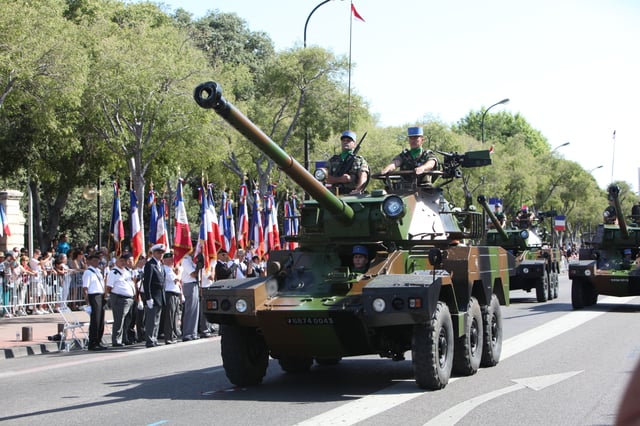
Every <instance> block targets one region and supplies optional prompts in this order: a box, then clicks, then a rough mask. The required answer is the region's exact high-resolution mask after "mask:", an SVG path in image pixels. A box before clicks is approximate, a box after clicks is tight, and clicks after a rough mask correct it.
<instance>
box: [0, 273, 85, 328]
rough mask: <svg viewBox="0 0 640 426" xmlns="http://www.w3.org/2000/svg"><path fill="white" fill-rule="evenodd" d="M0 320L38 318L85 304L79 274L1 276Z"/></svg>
mask: <svg viewBox="0 0 640 426" xmlns="http://www.w3.org/2000/svg"><path fill="white" fill-rule="evenodd" d="M0 281H1V284H2V285H1V286H0V289H1V290H0V317H13V316H24V315H41V314H46V313H50V312H55V311H56V310H59V309H60V308H61V307H63V306H67V307H69V308H71V309H77V308H78V307H79V306H80V305H81V304H83V303H84V298H83V296H82V272H81V271H78V272H69V273H67V274H64V275H60V274H57V273H55V272H38V273H37V274H36V275H29V274H18V275H15V274H12V273H4V274H0Z"/></svg>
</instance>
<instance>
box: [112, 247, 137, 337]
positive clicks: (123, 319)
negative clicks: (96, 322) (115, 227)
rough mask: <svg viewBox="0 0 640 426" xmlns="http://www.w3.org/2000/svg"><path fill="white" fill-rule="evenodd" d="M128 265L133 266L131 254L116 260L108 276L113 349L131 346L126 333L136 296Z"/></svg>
mask: <svg viewBox="0 0 640 426" xmlns="http://www.w3.org/2000/svg"><path fill="white" fill-rule="evenodd" d="M128 264H133V257H132V256H131V253H124V254H122V256H120V257H119V258H118V260H116V264H115V266H114V267H113V268H112V269H111V271H109V275H108V276H107V289H106V290H107V294H108V295H110V296H109V297H110V300H111V309H112V310H113V331H112V334H111V345H112V346H113V347H119V346H124V345H125V344H127V345H130V344H132V342H130V341H129V338H128V336H127V333H126V331H127V330H128V329H129V327H130V326H131V324H130V322H131V316H130V315H129V312H130V311H131V309H132V308H133V297H134V296H135V294H136V293H135V290H136V289H135V284H134V283H133V277H132V274H131V269H129V268H128V266H131V265H128Z"/></svg>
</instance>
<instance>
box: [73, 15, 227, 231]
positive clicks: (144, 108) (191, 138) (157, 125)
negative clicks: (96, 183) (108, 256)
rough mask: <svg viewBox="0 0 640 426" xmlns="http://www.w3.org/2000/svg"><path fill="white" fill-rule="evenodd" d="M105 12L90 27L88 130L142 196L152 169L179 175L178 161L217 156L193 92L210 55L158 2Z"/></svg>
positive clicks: (189, 163)
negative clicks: (191, 40) (92, 37)
mask: <svg viewBox="0 0 640 426" xmlns="http://www.w3.org/2000/svg"><path fill="white" fill-rule="evenodd" d="M104 18H105V19H103V20H99V21H97V23H96V24H93V25H91V26H89V27H88V28H87V29H88V30H91V31H92V32H93V33H94V34H96V35H97V36H96V38H95V41H94V45H93V46H92V50H93V52H94V63H93V67H92V71H91V77H92V81H94V82H95V86H94V87H93V88H92V90H91V92H89V91H88V92H86V94H85V97H84V99H83V106H84V107H85V108H84V109H85V111H86V113H85V118H86V123H89V126H88V128H87V132H88V133H90V134H91V136H92V137H93V138H94V140H99V141H102V142H103V143H104V144H105V146H106V148H107V149H108V150H109V151H110V152H111V153H112V154H113V155H114V156H115V158H117V159H119V161H120V162H121V164H126V170H127V171H128V174H129V176H130V177H131V179H132V181H133V188H134V189H135V192H136V195H137V197H138V200H141V201H142V200H145V198H146V197H145V184H146V177H147V174H148V173H149V171H150V168H152V167H155V168H156V170H157V172H158V173H157V175H159V176H167V175H169V176H171V175H174V176H175V174H176V173H177V170H178V169H179V168H180V164H182V165H183V167H185V168H187V169H190V168H195V167H196V166H197V165H198V164H199V165H200V166H201V167H206V166H208V164H210V163H212V162H213V161H214V160H215V158H216V152H215V151H214V150H212V149H210V147H209V146H207V144H206V142H207V140H208V137H209V135H210V134H212V133H213V131H212V129H211V128H210V127H208V124H207V123H208V121H207V120H206V118H205V112H204V111H202V110H200V109H199V108H197V107H196V106H195V102H194V101H193V98H192V93H193V89H194V87H195V86H196V84H198V83H200V82H201V81H202V79H203V78H204V77H203V75H204V70H205V69H206V61H205V59H204V56H203V55H202V54H201V52H199V51H198V50H197V49H196V48H195V47H194V46H192V45H191V43H189V42H188V40H187V39H186V35H185V33H184V32H183V31H181V30H180V29H179V28H178V27H177V26H176V25H175V23H174V21H173V20H171V19H170V17H168V16H167V15H165V14H164V13H163V12H162V11H161V10H160V9H158V8H157V7H156V6H153V5H151V4H147V3H144V4H131V5H118V6H117V7H115V8H114V9H113V10H109V11H108V13H107V14H106V15H105V16H104ZM171 169H172V170H171ZM158 180H160V178H158V179H157V180H156V181H158ZM121 181H122V180H121ZM125 181H126V180H125ZM122 186H123V188H126V185H122ZM139 211H140V223H141V224H144V221H143V215H142V209H139Z"/></svg>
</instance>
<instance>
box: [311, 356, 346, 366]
mask: <svg viewBox="0 0 640 426" xmlns="http://www.w3.org/2000/svg"><path fill="white" fill-rule="evenodd" d="M340 361H342V358H341V357H338V358H316V364H318V365H337V364H339V363H340Z"/></svg>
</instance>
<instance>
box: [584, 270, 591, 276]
mask: <svg viewBox="0 0 640 426" xmlns="http://www.w3.org/2000/svg"><path fill="white" fill-rule="evenodd" d="M584 276H585V277H590V276H591V269H585V270H584Z"/></svg>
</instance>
